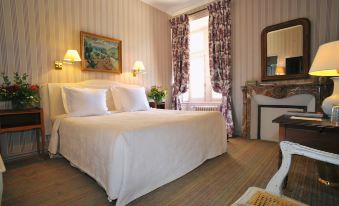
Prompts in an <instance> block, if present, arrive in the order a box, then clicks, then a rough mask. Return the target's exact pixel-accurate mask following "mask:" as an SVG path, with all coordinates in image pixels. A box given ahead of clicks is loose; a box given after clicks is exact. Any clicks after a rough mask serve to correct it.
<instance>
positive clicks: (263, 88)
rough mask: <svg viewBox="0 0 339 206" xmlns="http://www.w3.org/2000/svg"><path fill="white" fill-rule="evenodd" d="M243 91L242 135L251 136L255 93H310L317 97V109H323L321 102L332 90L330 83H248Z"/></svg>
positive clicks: (279, 97) (287, 95) (280, 97)
mask: <svg viewBox="0 0 339 206" xmlns="http://www.w3.org/2000/svg"><path fill="white" fill-rule="evenodd" d="M241 89H242V92H243V115H242V136H243V137H246V138H249V137H250V127H251V99H252V97H253V96H255V95H263V96H268V97H272V98H275V99H282V98H285V97H290V96H294V95H300V94H310V95H313V96H314V97H315V101H316V111H321V107H320V106H321V102H322V100H323V99H324V98H326V97H327V96H329V94H330V92H328V91H329V90H330V91H332V90H331V89H330V88H328V85H320V84H309V83H308V84H284V85H257V86H256V85H247V86H242V87H241Z"/></svg>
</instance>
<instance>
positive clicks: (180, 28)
mask: <svg viewBox="0 0 339 206" xmlns="http://www.w3.org/2000/svg"><path fill="white" fill-rule="evenodd" d="M170 24H171V30H172V67H173V77H174V83H173V88H172V108H175V109H179V110H181V104H180V98H179V95H180V94H183V93H185V92H186V91H187V88H188V82H189V47H188V42H189V19H188V16H187V15H181V16H179V17H176V18H173V19H171V20H170Z"/></svg>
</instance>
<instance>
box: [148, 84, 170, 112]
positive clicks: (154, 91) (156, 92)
mask: <svg viewBox="0 0 339 206" xmlns="http://www.w3.org/2000/svg"><path fill="white" fill-rule="evenodd" d="M166 95H167V91H166V90H165V89H163V88H161V87H157V86H152V87H151V89H150V91H148V93H147V97H148V98H149V99H152V100H153V101H154V104H155V108H157V105H159V104H161V103H162V102H163V101H164V99H165V97H166Z"/></svg>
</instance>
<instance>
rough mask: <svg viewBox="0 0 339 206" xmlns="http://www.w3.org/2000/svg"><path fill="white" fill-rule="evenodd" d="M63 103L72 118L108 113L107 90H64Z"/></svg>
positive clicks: (64, 88) (69, 88)
mask: <svg viewBox="0 0 339 206" xmlns="http://www.w3.org/2000/svg"><path fill="white" fill-rule="evenodd" d="M61 91H62V93H61V95H62V102H63V104H64V108H65V111H66V113H67V114H69V115H70V116H77V117H80V116H91V115H103V114H107V113H108V108H107V105H106V91H107V89H88V88H71V87H63V88H62V90H61Z"/></svg>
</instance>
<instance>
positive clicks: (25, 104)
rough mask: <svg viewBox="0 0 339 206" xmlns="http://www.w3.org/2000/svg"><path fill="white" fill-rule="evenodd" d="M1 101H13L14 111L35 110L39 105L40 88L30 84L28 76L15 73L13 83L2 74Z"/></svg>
mask: <svg viewBox="0 0 339 206" xmlns="http://www.w3.org/2000/svg"><path fill="white" fill-rule="evenodd" d="M1 78H2V80H3V83H2V84H1V85H0V101H11V102H12V107H13V108H14V109H25V108H33V107H36V106H38V105H39V102H40V97H39V86H38V85H33V84H29V83H28V75H27V74H26V73H25V74H23V75H19V73H18V72H15V73H14V78H13V83H12V82H11V81H10V80H9V77H8V76H7V75H5V73H1Z"/></svg>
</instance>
